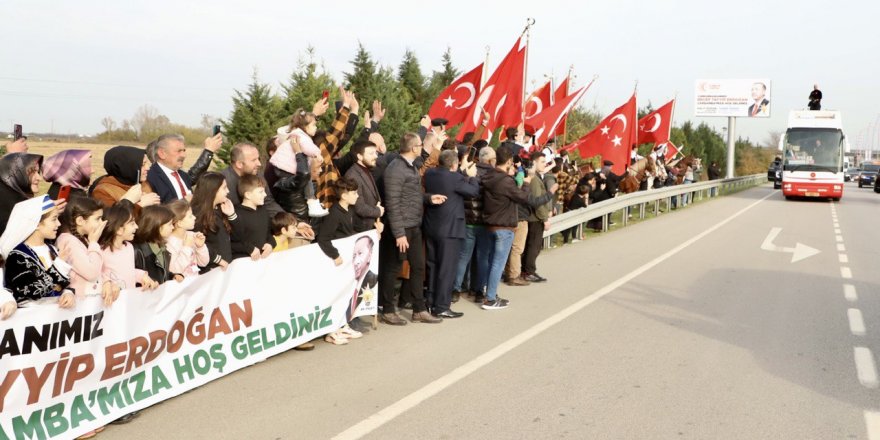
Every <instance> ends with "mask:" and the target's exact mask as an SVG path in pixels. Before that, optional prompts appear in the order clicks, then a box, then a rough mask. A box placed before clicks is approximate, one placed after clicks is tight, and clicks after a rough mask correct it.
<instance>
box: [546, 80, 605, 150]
mask: <svg viewBox="0 0 880 440" xmlns="http://www.w3.org/2000/svg"><path fill="white" fill-rule="evenodd" d="M572 72H574V64H572V65H570V66H568V76H566V81H567V82H566V84H568V86H567V87H568V89H567V90H566V91H565V94H566V95H568V91H569V90H571V74H572ZM593 79H594V80H595V78H593ZM592 83H593V82H592V81H590V84H592ZM588 87H589V86H588ZM553 94H554V95H555V94H556V92H555V89H554V93H553ZM563 123H564V124H565V125H563V126H562V145H565V143H566V142H568V117H566V118H565V121H564V122H563Z"/></svg>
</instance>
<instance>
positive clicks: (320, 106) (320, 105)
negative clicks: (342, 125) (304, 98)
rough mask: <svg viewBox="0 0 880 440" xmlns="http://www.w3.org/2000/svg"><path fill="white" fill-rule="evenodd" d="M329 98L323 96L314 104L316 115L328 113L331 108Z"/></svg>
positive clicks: (313, 111)
mask: <svg viewBox="0 0 880 440" xmlns="http://www.w3.org/2000/svg"><path fill="white" fill-rule="evenodd" d="M328 99H329V98H324V97H321V99H319V100H318V102H316V103H315V105H313V106H312V113H314V114H315V117H321V115H323V114H324V113H327V109H328V108H330V103H329V102H328Z"/></svg>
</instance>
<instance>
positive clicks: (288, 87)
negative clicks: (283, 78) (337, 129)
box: [278, 46, 339, 127]
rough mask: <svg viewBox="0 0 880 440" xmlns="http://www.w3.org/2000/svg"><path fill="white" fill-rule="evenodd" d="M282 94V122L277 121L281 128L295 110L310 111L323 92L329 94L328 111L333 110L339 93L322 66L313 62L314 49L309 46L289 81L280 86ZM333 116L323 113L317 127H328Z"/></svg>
mask: <svg viewBox="0 0 880 440" xmlns="http://www.w3.org/2000/svg"><path fill="white" fill-rule="evenodd" d="M281 89H282V91H283V93H284V98H283V101H282V114H283V119H284V120H282V121H278V122H279V125H278V126H281V125H283V124H285V123H288V122H289V118H290V116H291V115H293V113H294V112H295V111H296V110H297V109H300V108H301V109H304V110H305V111H311V110H312V106H313V105H314V104H315V102H317V101H318V100H319V99H321V95H322V94H323V93H324V91H325V90H326V91H328V92H330V96H329V100H330V109H331V110H332V109H333V102H335V101H336V100H337V99H339V91H338V90H337V88H336V86H335V84H334V82H333V77H331V76H330V74H328V73H327V71H326V70H325V69H324V66H323V65H322V66H320V70H319V66H318V63H317V62H316V61H315V48H314V47H311V46H309V47H308V48H307V49H306V54H305V56H303V57H300V59H299V61H298V65H297V69H296V70H294V71H293V73H291V74H290V79H289V80H288V82H287V83H286V84H282V85H281ZM333 117H334V114H333V112H332V111H328V112H327V113H324V114H323V115H322V116H321V117H320V118H319V119H318V126H320V127H329V126H330V124H332V122H333Z"/></svg>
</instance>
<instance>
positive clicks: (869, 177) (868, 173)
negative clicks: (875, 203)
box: [859, 163, 880, 188]
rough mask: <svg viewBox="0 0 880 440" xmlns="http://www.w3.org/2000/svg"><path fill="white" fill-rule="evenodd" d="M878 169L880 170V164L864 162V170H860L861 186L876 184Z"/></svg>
mask: <svg viewBox="0 0 880 440" xmlns="http://www.w3.org/2000/svg"><path fill="white" fill-rule="evenodd" d="M877 171H880V165H874V164H868V163H866V164H863V165H862V170H861V172H859V188H861V187H863V186H874V181H875V180H877Z"/></svg>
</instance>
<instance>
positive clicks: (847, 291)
mask: <svg viewBox="0 0 880 440" xmlns="http://www.w3.org/2000/svg"><path fill="white" fill-rule="evenodd" d="M843 297H844V298H846V300H847V301H849V302H856V301H858V300H859V295H858V294H856V286H853V285H852V284H844V285H843Z"/></svg>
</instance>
